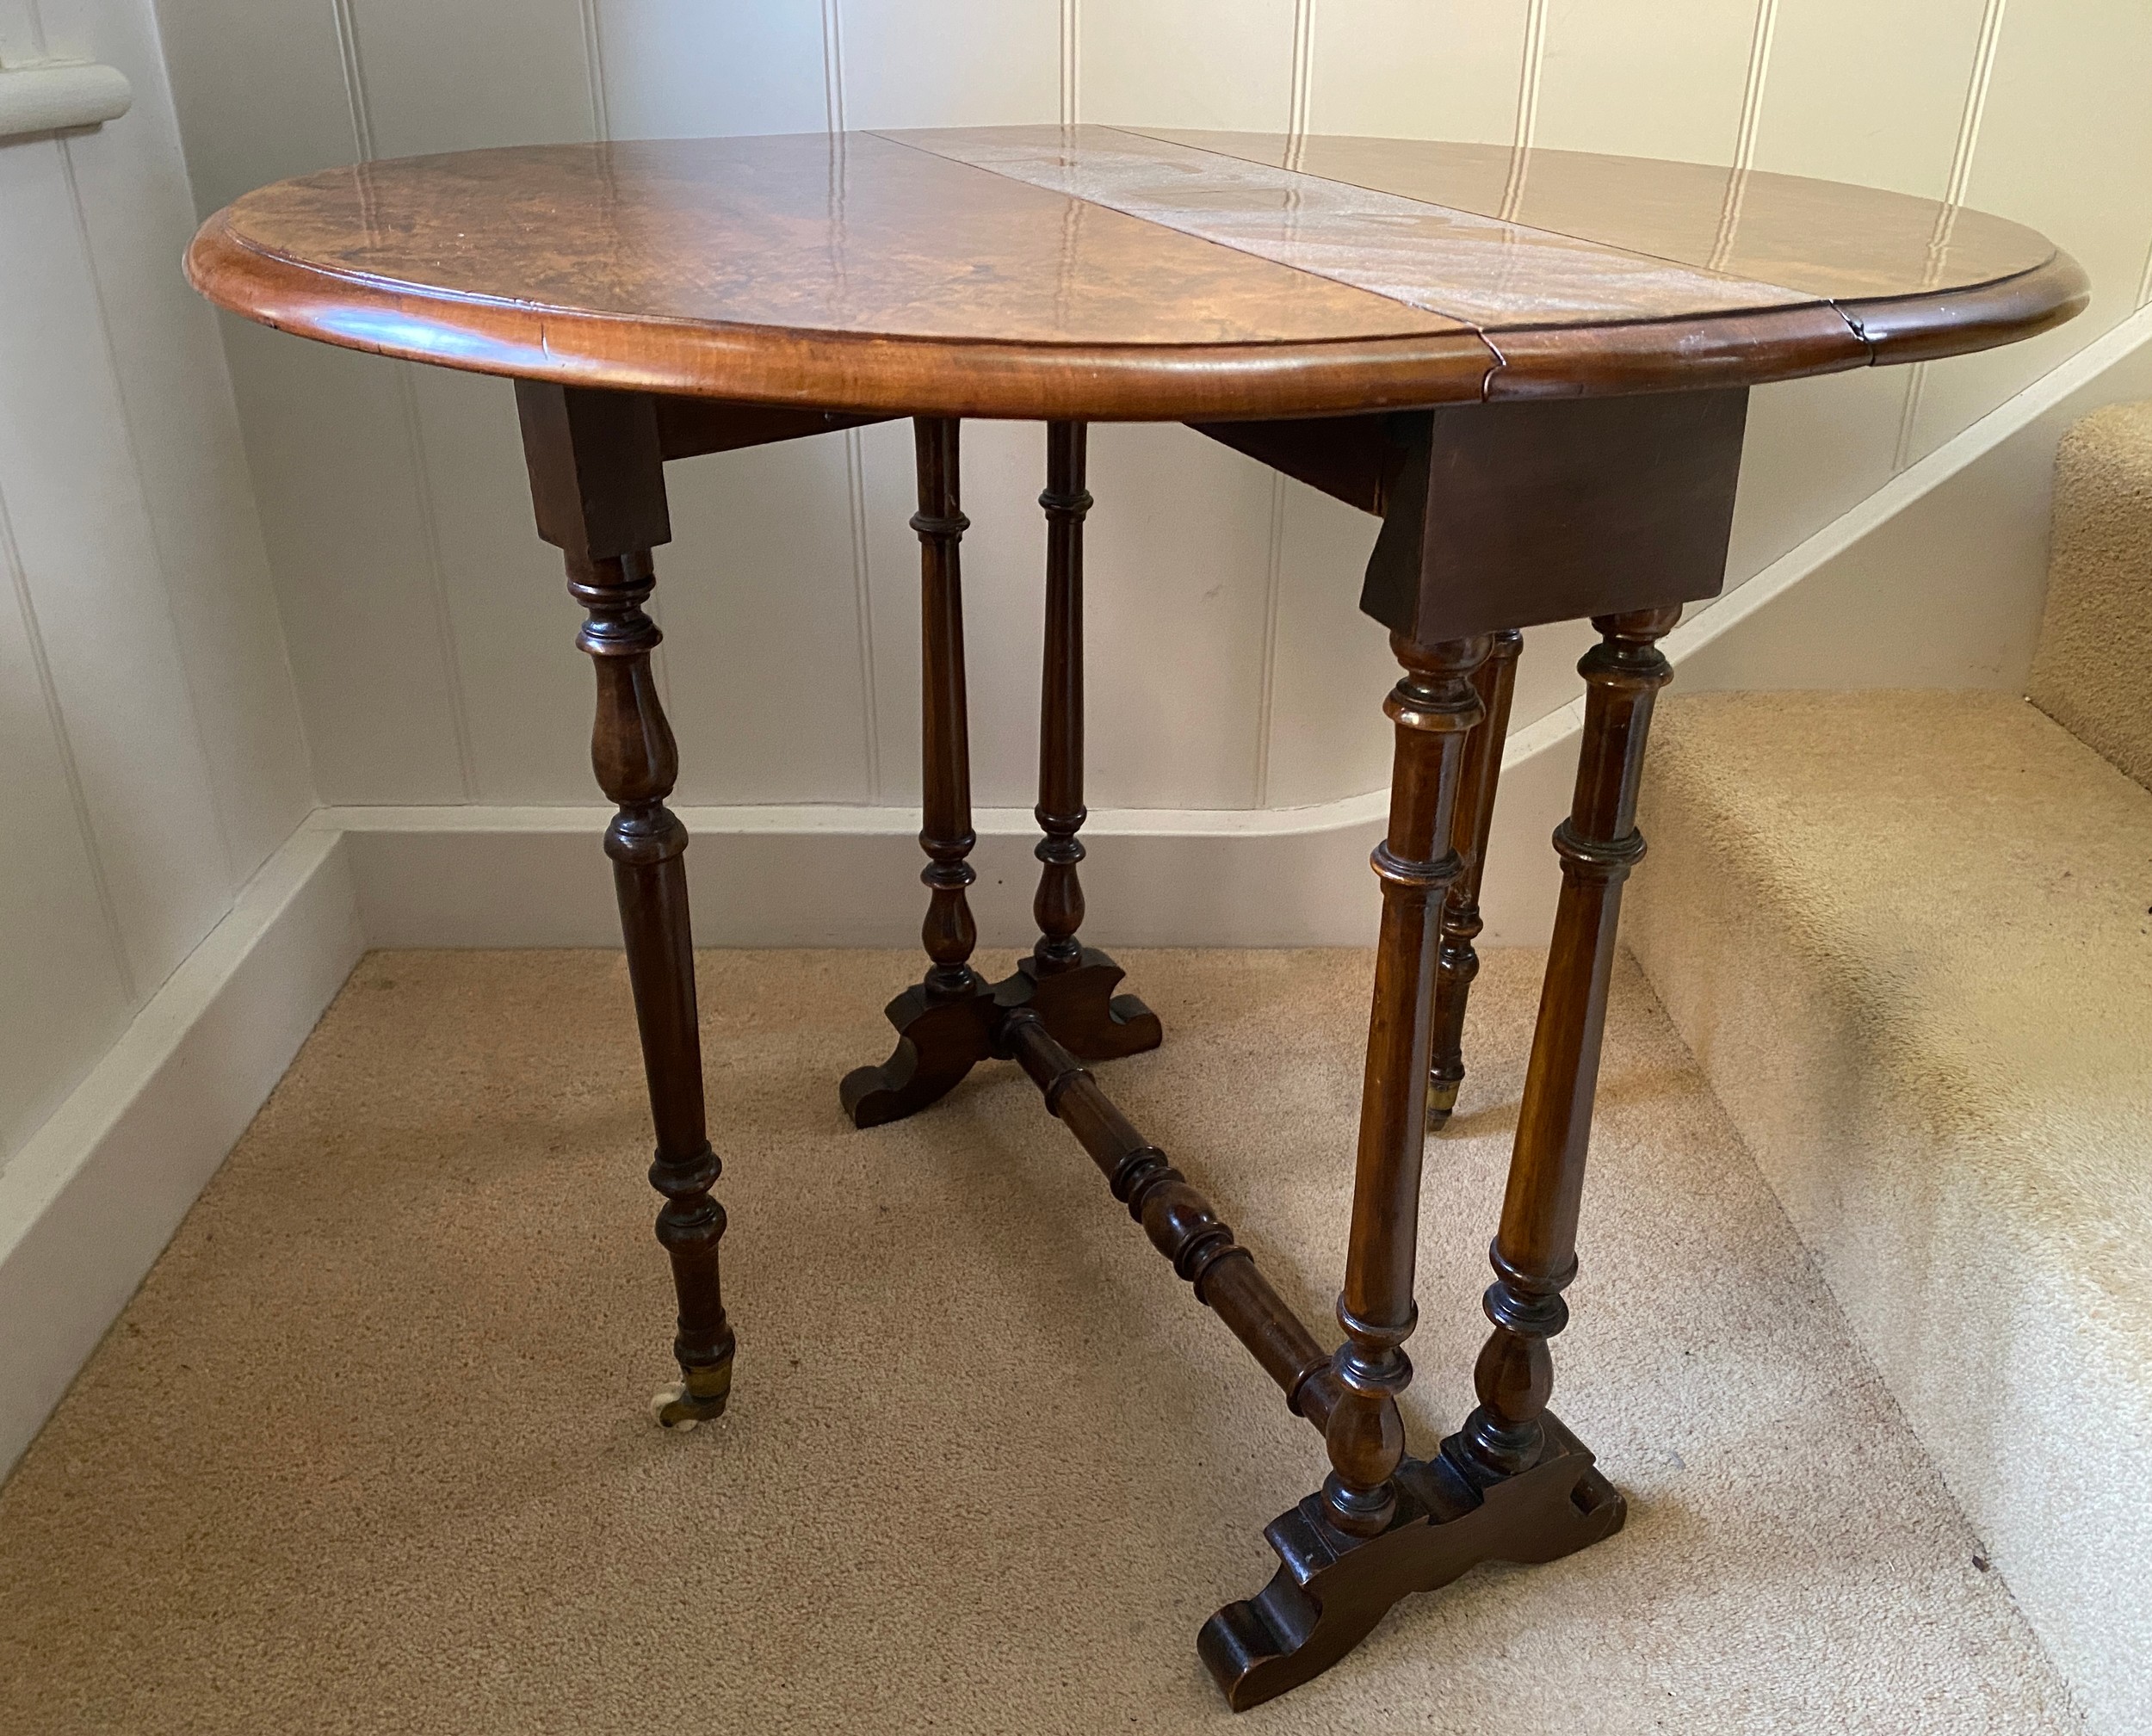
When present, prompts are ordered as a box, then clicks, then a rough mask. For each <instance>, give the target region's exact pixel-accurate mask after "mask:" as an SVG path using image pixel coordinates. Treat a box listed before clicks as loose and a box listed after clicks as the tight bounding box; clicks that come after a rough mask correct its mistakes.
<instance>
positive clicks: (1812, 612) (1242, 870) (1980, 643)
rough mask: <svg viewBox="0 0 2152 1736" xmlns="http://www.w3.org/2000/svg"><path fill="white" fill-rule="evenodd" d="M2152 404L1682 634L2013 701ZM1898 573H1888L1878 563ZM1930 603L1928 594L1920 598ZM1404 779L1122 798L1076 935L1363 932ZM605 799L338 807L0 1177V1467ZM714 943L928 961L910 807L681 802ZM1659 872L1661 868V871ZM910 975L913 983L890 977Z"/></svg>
mask: <svg viewBox="0 0 2152 1736" xmlns="http://www.w3.org/2000/svg"><path fill="white" fill-rule="evenodd" d="M2146 392H2152V309H2148V310H2144V311H2141V312H2138V313H2137V314H2136V315H2135V316H2133V317H2132V318H2130V319H2128V320H2125V321H2124V322H2123V323H2122V324H2121V325H2119V326H2118V327H2117V328H2116V329H2115V330H2114V331H2110V332H2107V333H2106V334H2104V335H2103V336H2102V337H2100V338H2099V339H2098V340H2097V341H2095V342H2094V343H2092V344H2090V345H2088V346H2087V348H2086V349H2083V350H2081V351H2080V352H2079V353H2078V354H2077V355H2075V356H2073V357H2071V358H2070V359H2069V361H2066V362H2064V363H2063V364H2062V366H2061V367H2060V368H2056V370H2055V371H2054V372H2053V373H2052V374H2049V375H2048V376H2046V377H2045V378H2044V379H2043V380H2039V381H2038V382H2036V383H2035V384H2034V385H2033V386H2030V387H2028V388H2027V389H2026V390H2025V391H2024V392H2020V393H2019V394H2018V396H2017V397H2016V398H2013V399H2011V400H2010V401H2009V402H2008V403H2007V404H2006V405H2003V406H2002V407H2001V408H2000V409H1998V410H1997V411H1994V412H1993V413H1992V414H1991V415H1989V416H1988V417H1984V418H1983V419H1982V421H1980V422H1978V423H1975V424H1974V425H1973V426H1972V427H1971V428H1970V429H1966V430H1965V431H1964V432H1963V434H1961V435H1959V436H1957V438H1955V439H1954V440H1952V441H1951V442H1948V443H1947V444H1946V445H1945V446H1944V447H1942V448H1939V450H1938V451H1936V452H1934V453H1932V454H1930V455H1929V456H1928V457H1926V458H1925V459H1923V460H1921V461H1920V463H1919V464H1916V465H1914V466H1912V467H1911V468H1909V469H1908V470H1907V471H1905V472H1904V473H1902V474H1901V475H1900V476H1898V477H1897V478H1895V479H1893V481H1892V482H1891V483H1890V484H1889V485H1888V486H1886V487H1885V488H1883V490H1881V491H1878V492H1877V494H1876V495H1874V496H1872V497H1870V498H1869V499H1868V500H1866V501H1864V502H1862V503H1861V504H1859V505H1858V506H1857V507H1855V508H1854V509H1853V510H1852V511H1851V512H1848V513H1847V514H1846V516H1844V517H1843V518H1840V520H1838V521H1837V522H1834V523H1833V524H1831V525H1829V526H1827V527H1826V528H1824V529H1822V530H1821V531H1819V532H1817V533H1816V534H1815V535H1814V536H1812V537H1810V538H1809V540H1808V541H1806V542H1804V543H1803V544H1802V545H1801V547H1798V548H1796V549H1794V550H1793V551H1792V552H1791V553H1788V554H1787V555H1785V556H1784V557H1783V558H1782V559H1780V560H1778V562H1777V563H1775V564H1774V565H1772V566H1771V567H1769V568H1767V569H1766V571H1764V572H1762V573H1761V574H1759V575H1758V576H1757V577H1756V578H1753V579H1752V580H1750V581H1749V582H1748V584H1745V585H1744V586H1742V587H1741V590H1739V591H1737V592H1735V594H1734V596H1731V597H1729V598H1728V600H1727V601H1726V602H1724V603H1722V604H1720V605H1718V606H1716V607H1715V608H1713V609H1710V610H1708V611H1706V612H1705V613H1704V615H1701V616H1699V617H1698V618H1697V620H1695V621H1691V622H1690V623H1687V624H1685V625H1684V626H1683V627H1679V628H1678V629H1676V631H1675V632H1674V633H1673V634H1672V635H1671V636H1670V637H1669V639H1667V652H1668V654H1669V656H1671V657H1672V658H1673V661H1674V664H1675V668H1676V671H1677V678H1678V679H1679V680H1681V681H1682V682H1683V683H1684V684H1685V685H1686V686H1689V687H1691V689H1702V688H1711V687H1728V686H1747V687H1809V686H1815V687H1876V686H1915V685H1930V686H1938V685H1940V686H1956V687H1966V686H1991V685H1992V686H2011V685H2013V684H2014V683H2019V682H2020V681H2022V679H2023V675H2024V669H2023V663H2024V661H2025V659H2026V658H2029V657H2030V654H2031V630H2032V626H2033V625H2034V624H2035V623H2037V620H2038V609H2039V601H2040V598H2041V596H2042V595H2043V589H2044V566H2045V552H2046V545H2045V524H2046V519H2047V477H2048V473H2049V471H2050V469H2051V466H2052V464H2053V459H2054V451H2055V446H2056V441H2057V439H2058V438H2059V437H2060V436H2061V433H2062V429H2063V428H2064V427H2065V426H2066V425H2067V424H2068V423H2069V421H2070V420H2072V419H2073V418H2075V417H2076V416H2079V415H2081V414H2083V413H2084V412H2085V411H2088V410H2091V409H2093V408H2094V407H2096V406H2097V405H2099V404H2102V403H2106V402H2111V401H2114V400H2116V399H2118V398H2124V397H2129V396H2132V395H2138V396H2142V395H2143V394H2145V393H2146ZM1885 569H1887V570H1885ZM1908 599H1912V602H1910V603H1908ZM1582 720H1583V702H1582V701H1576V702H1574V703H1573V704H1571V705H1569V706H1566V707H1562V708H1561V709H1560V710H1558V711H1556V712H1555V713H1553V714H1550V715H1549V716H1547V717H1544V718H1542V719H1540V720H1538V721H1537V722H1536V723H1533V724H1531V726H1528V727H1526V728H1525V729H1523V730H1521V731H1519V732H1518V733H1517V734H1516V735H1515V736H1513V737H1512V738H1511V739H1510V742H1509V744H1508V749H1507V751H1506V753H1505V755H1504V757H1503V767H1504V769H1503V774H1502V777H1503V784H1502V800H1501V803H1500V807H1499V809H1498V811H1497V820H1496V826H1495V832H1494V837H1493V843H1492V846H1491V848H1490V850H1489V853H1488V863H1487V887H1486V893H1485V897H1484V899H1483V903H1484V905H1485V909H1486V913H1487V934H1486V936H1485V937H1484V943H1487V944H1492V945H1502V944H1512V945H1514V944H1530V943H1537V942H1543V941H1544V940H1545V939H1546V936H1547V933H1548V930H1549V924H1550V922H1551V919H1552V915H1553V911H1554V903H1555V890H1556V887H1557V886H1558V883H1559V882H1558V876H1557V874H1556V872H1555V859H1554V854H1553V851H1552V850H1551V849H1550V848H1549V842H1548V835H1549V832H1550V831H1552V829H1553V827H1554V825H1555V821H1556V820H1558V819H1560V818H1561V815H1562V814H1563V812H1565V811H1566V809H1567V807H1568V799H1569V784H1570V780H1571V778H1572V776H1573V775H1574V769H1575V764H1576V752H1577V746H1578V740H1579V734H1580V727H1581V724H1582ZM1387 800H1388V798H1387V796H1386V794H1383V793H1382V792H1376V793H1373V794H1367V795H1361V796H1354V797H1351V798H1348V799H1346V800H1342V801H1338V802H1333V803H1330V804H1327V805H1326V806H1321V807H1317V808H1308V809H1300V810H1294V811H1287V812H1258V813H1245V812H1226V813H1208V812H1153V811H1140V812H1138V811H1130V812H1114V811H1111V810H1105V811H1101V812H1096V813H1094V814H1093V815H1092V817H1091V822H1090V824H1089V825H1087V826H1086V827H1085V833H1084V836H1085V840H1086V842H1087V843H1088V844H1089V845H1090V847H1091V857H1090V860H1089V861H1087V862H1085V865H1084V882H1085V887H1086V889H1087V891H1088V893H1089V895H1090V901H1091V913H1090V916H1089V917H1088V918H1087V919H1086V921H1085V926H1084V931H1085V936H1087V937H1089V938H1091V939H1093V940H1095V941H1097V942H1098V943H1099V944H1101V945H1104V946H1109V947H1111V946H1122V947H1130V946H1158V945H1172V946H1307V945H1364V944H1366V943H1367V942H1370V941H1371V940H1372V939H1373V937H1374V932H1375V922H1376V910H1377V908H1378V903H1377V898H1376V882H1375V878H1374V876H1373V875H1372V874H1370V872H1369V871H1368V864H1367V858H1368V853H1369V851H1370V849H1373V847H1374V845H1375V843H1376V840H1377V839H1378V838H1379V837H1381V835H1382V826H1383V821H1384V817H1385V809H1386V806H1387ZM607 819H609V810H607V809H605V808H602V807H597V806H591V807H589V808H580V807H578V808H523V807H514V808H511V807H429V808H324V809H319V810H318V811H317V812H315V813H314V814H313V815H312V817H311V818H310V819H308V820H307V822H306V825H303V826H302V827H301V828H300V830H299V831H298V832H296V833H295V834H294V836H293V837H292V838H291V839H290V840H289V841H288V843H286V844H285V845H284V846H283V847H282V849H280V850H279V851H278V852H277V853H276V855H275V856H273V857H271V858H270V860H269V862H268V863H267V864H265V865H264V866H263V868H262V870H261V872H260V873H259V874H257V875H256V876H255V878H254V879H253V880H252V881H250V883H249V885H248V887H246V889H245V890H244V892H243V893H241V895H240V897H239V899H238V901H237V903H236V905H235V906H234V908H233V910H232V913H231V915H229V916H228V917H226V919H225V920H224V922H223V923H221V924H219V925H218V927H217V928H216V929H215V930H213V932H212V933H211V934H210V936H208V938H207V939H206V940H205V941H204V942H202V943H201V946H200V947H199V948H197V949H196V950H195V953H194V954H193V955H192V956H191V957H189V959H188V961H186V963H185V964H183V965H182V966H181V967H180V968H179V970H178V971H176V973H174V974H173V976H172V977H171V979H170V980H169V981H167V982H166V983H165V984H164V986H163V987H162V988H161V989H159V990H158V992H157V994H156V995H155V996H153V997H152V999H151V1000H150V1002H149V1004H147V1005H146V1006H145V1008H144V1009H143V1010H142V1012H141V1013H140V1014H139V1016H137V1017H136V1019H135V1020H134V1022H133V1024H132V1025H131V1026H130V1027H129V1028H128V1029H127V1033H126V1034H125V1035H123V1036H122V1037H121V1040H120V1041H119V1042H118V1043H116V1044H115V1045H114V1047H113V1048H112V1049H111V1050H110V1051H109V1052H108V1053H107V1054H106V1056H105V1057H104V1058H103V1060H101V1061H100V1062H99V1063H98V1065H97V1066H96V1068H95V1069H93V1070H92V1072H91V1073H90V1077H89V1078H87V1079H85V1080H84V1081H83V1084H81V1085H80V1086H78V1087H77V1089H76V1090H75V1091H74V1093H73V1095H72V1096H71V1097H69V1098H68V1099H67V1101H66V1102H65V1103H63V1104H62V1106H61V1107H60V1109H59V1110H58V1111H57V1112H56V1113H55V1114H54V1115H53V1118H52V1119H51V1120H50V1121H47V1122H46V1124H45V1126H44V1127H41V1128H40V1129H39V1131H38V1132H37V1134H34V1136H33V1137H32V1139H31V1140H30V1141H29V1143H28V1145H27V1146H24V1147H23V1148H22V1150H21V1151H20V1152H17V1153H16V1154H15V1157H14V1158H11V1159H9V1161H8V1162H7V1164H6V1165H5V1167H4V1168H0V1474H4V1473H5V1471H6V1469H7V1468H8V1467H11V1466H12V1465H13V1463H14V1462H15V1459H16V1458H17V1457H18V1456H19V1455H20V1454H21V1453H22V1449H23V1448H24V1447H25V1446H27V1445H28V1443H29V1441H30V1439H31V1437H32V1436H34V1434H35V1433H36V1431H37V1430H38V1429H39V1428H40V1426H41V1425H42V1424H43V1422H44V1419H45V1418H46V1416H47V1415H48V1414H49V1413H50V1412H51V1410H52V1407H53V1405H54V1404H56V1403H57V1402H58V1401H59V1396H60V1394H61V1393H63V1392H65V1389H66V1387H67V1384H68V1382H69V1381H71V1380H72V1379H73V1378H74V1375H75V1373H76V1371H77V1369H78V1368H80V1367H81V1365H82V1363H83V1361H84V1360H85V1359H86V1358H87V1357H88V1356H89V1354H90V1351H91V1350H93V1349H94V1348H95V1347H96V1342H97V1340H98V1338H99V1337H100V1336H101V1335H102V1333H103V1332H104V1331H105V1330H106V1328H107V1327H108V1325H110V1324H111V1322H112V1320H113V1319H114V1317H115V1316H116V1315H117V1314H118V1313H119V1311H120V1309H121V1307H124V1306H125V1304H126V1302H127V1298H128V1297H129V1296H130V1295H132V1294H133V1291H134V1288H135V1287H136V1286H137V1285H138V1284H139V1283H140V1282H141V1280H142V1276H143V1275H144V1274H145V1272H146V1271H147V1270H149V1268H150V1265H151V1263H152V1262H153V1261H154V1260H155V1259H156V1257H157V1256H158V1253H159V1252H160V1251H162V1250H163V1248H164V1244H165V1243H166V1241H167V1240H168V1239H170V1235H171V1233H172V1232H173V1230H174V1229H175V1228H176V1227H177V1226H178V1223H179V1220H181V1218H182V1217H183V1216H184V1215H185V1214H186V1212H187V1209H188V1208H189V1206H190V1205H191V1204H192V1203H193V1202H194V1201H195V1197H196V1195H199V1193H200V1192H201V1189H202V1187H203V1186H204V1185H205V1184H206V1183H207V1181H208V1179H209V1177H210V1176H211V1175H213V1173H214V1172H215V1171H216V1169H217V1166H218V1165H219V1164H220V1163H221V1162H222V1161H223V1159H224V1157H225V1154H226V1152H228V1151H229V1150H230V1149H231V1147H232V1144H233V1142H234V1141H235V1140H237V1139H238V1136H239V1134H241V1132H243V1131H244V1128H245V1127H246V1124H247V1122H248V1121H250V1119H251V1118H252V1117H253V1115H254V1113H255V1111H256V1110H257V1109H259V1108H260V1107H261V1104H262V1103H263V1099H265V1098H266V1097H268V1095H269V1090H270V1089H271V1088H272V1087H273V1086H274V1085H275V1082H276V1080H277V1079H278V1078H280V1077H281V1075H282V1073H283V1071H284V1069H285V1067H286V1066H288V1064H289V1062H290V1060H291V1057H292V1055H293V1054H294V1053H295V1052H296V1050H297V1049H298V1047H299V1045H300V1042H301V1041H303V1040H304V1039H305V1037H306V1033H307V1032H308V1031H310V1030H311V1029H312V1028H313V1025H314V1022H315V1021H316V1020H317V1019H318V1018H319V1017H320V1016H321V1012H322V1010H323V1009H324V1008H325V1006H326V1005H327V1004H328V1003H329V1000H330V999H331V997H332V996H333V995H334V994H335V992H336V991H337V987H338V986H339V985H341V984H342V982H343V979H344V978H345V977H346V976H347V975H348V974H349V971H350V968H351V967H352V965H353V964H354V963H355V962H356V961H357V959H358V957H359V954H361V952H362V951H363V950H364V949H365V948H367V947H368V946H375V947H413V946H445V947H459V946H461V947H481V946H603V947H610V946H615V945H617V944H618V943H619V932H618V930H617V928H616V926H615V917H614V911H613V903H612V887H611V876H610V873H609V868H608V865H607V863H606V861H605V858H604V856H603V854H602V853H601V851H600V849H599V846H598V837H599V835H600V834H601V833H602V831H603V829H604V826H605V824H606V821H607ZM683 819H685V820H686V822H687V825H688V827H689V830H690V834H691V835H692V836H693V837H695V838H696V843H695V844H694V846H693V847H692V848H691V849H690V851H689V854H688V862H689V871H690V896H691V898H692V899H693V903H694V909H695V924H696V938H697V940H698V941H699V942H702V944H704V945H709V946H839V945H842V946H875V945H880V946H895V947H906V948H912V947H915V946H916V945H917V943H918V922H919V917H920V914H921V911H922V909H923V901H922V899H923V895H922V893H921V891H920V887H919V885H918V868H919V865H920V860H921V858H920V856H919V854H918V846H917V844H916V843H914V842H913V833H914V831H915V830H916V827H917V825H918V821H917V818H916V816H915V814H913V813H912V812H909V811H906V810H902V809H891V808H836V807H827V808H755V809H751V808H708V809H696V808H688V809H683ZM977 824H978V831H979V835H980V840H979V847H978V849H977V850H976V851H975V852H974V856H973V862H974V865H975V866H976V868H978V870H979V874H980V880H979V884H978V886H977V887H975V888H974V893H975V896H974V907H975V909H976V910H977V911H978V914H979V919H980V947H981V964H982V966H984V967H986V968H989V969H999V968H1000V967H1001V966H1002V965H1003V964H1004V963H1005V957H1004V958H997V957H995V956H994V954H997V953H999V954H1005V953H1006V951H1007V949H1009V948H1021V947H1028V946H1029V945H1030V941H1031V938H1032V933H1033V930H1032V927H1031V920H1030V897H1031V888H1032V887H1033V884H1034V881H1035V877H1036V863H1035V862H1033V861H1032V859H1031V854H1030V851H1031V845H1032V843H1033V841H1034V839H1035V837H1036V831H1035V829H1034V826H1033V822H1032V819H1031V816H1030V813H1029V812H1025V811H1023V810H1017V809H999V810H989V811H985V812H980V814H979V815H978V816H977ZM1648 871H1649V869H1648V866H1647V868H1645V870H1644V872H1647V873H1648ZM891 986H892V989H893V990H894V986H895V985H894V983H893V984H892V985H891Z"/></svg>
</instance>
